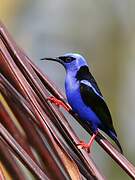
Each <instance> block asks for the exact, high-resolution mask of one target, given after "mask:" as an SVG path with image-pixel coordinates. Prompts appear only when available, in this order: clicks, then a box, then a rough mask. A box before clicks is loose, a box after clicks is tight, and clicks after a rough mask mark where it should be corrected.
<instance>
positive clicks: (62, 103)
mask: <svg viewBox="0 0 135 180" xmlns="http://www.w3.org/2000/svg"><path fill="white" fill-rule="evenodd" d="M47 100H48V101H50V102H51V103H54V104H55V105H56V106H62V107H63V108H64V109H65V110H66V111H70V108H69V107H68V106H67V105H66V104H64V102H63V101H61V100H59V99H57V98H55V97H53V96H51V97H48V98H47Z"/></svg>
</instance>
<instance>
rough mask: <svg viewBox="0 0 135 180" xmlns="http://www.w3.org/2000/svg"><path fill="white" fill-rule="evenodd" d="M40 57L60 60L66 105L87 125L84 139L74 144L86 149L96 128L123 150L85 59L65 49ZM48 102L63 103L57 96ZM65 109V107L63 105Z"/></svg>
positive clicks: (96, 132) (95, 133)
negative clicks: (60, 52) (57, 53)
mask: <svg viewBox="0 0 135 180" xmlns="http://www.w3.org/2000/svg"><path fill="white" fill-rule="evenodd" d="M41 60H49V61H55V62H58V63H60V64H62V65H63V66H64V68H65V70H66V78H65V92H66V97H67V101H68V103H69V105H70V106H71V108H72V110H73V112H75V113H76V114H77V115H78V116H79V118H80V119H81V121H82V122H83V123H84V124H85V123H86V122H87V124H88V125H89V126H90V128H91V130H92V133H93V134H92V137H91V138H90V141H89V142H88V143H85V142H84V141H80V143H78V144H77V146H78V148H82V149H85V150H86V151H87V152H90V149H91V146H92V144H93V141H94V139H95V138H96V136H97V134H98V132H99V130H102V131H103V132H105V133H106V134H107V135H108V136H109V137H110V138H111V139H112V140H113V141H114V142H115V143H116V145H117V146H118V148H119V150H120V152H121V153H122V154H123V150H122V147H121V145H120V143H119V140H118V137H117V134H116V131H115V129H114V126H113V122H112V117H111V113H110V111H109V109H108V106H107V104H106V102H105V99H104V97H103V95H102V93H101V91H100V89H99V87H98V85H97V82H96V81H95V79H94V77H93V75H92V74H91V72H90V70H89V67H88V64H87V61H86V59H85V58H84V57H83V56H82V55H80V54H78V53H66V54H64V55H61V56H58V57H55V58H42V59H41ZM50 101H51V102H54V103H55V104H56V105H62V106H64V103H63V102H61V101H60V100H58V99H56V98H54V97H51V98H50ZM64 108H65V109H66V110H68V107H64Z"/></svg>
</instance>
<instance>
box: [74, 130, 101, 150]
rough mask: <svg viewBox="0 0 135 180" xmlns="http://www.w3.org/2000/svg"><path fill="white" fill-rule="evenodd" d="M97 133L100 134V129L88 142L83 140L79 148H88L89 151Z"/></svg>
mask: <svg viewBox="0 0 135 180" xmlns="http://www.w3.org/2000/svg"><path fill="white" fill-rule="evenodd" d="M97 134H98V131H97V132H96V133H95V134H93V135H92V137H91V138H90V141H89V142H88V144H87V143H85V142H84V141H81V142H80V143H79V144H77V146H78V148H82V149H86V151H87V152H88V153H89V152H90V149H91V147H92V144H93V142H94V139H95V138H96V136H97Z"/></svg>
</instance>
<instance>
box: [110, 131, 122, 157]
mask: <svg viewBox="0 0 135 180" xmlns="http://www.w3.org/2000/svg"><path fill="white" fill-rule="evenodd" d="M107 134H108V133H107ZM108 135H109V136H110V137H111V138H112V139H113V140H114V142H115V143H116V145H117V146H118V148H119V150H120V152H121V154H123V150H122V147H121V145H120V142H119V141H118V138H117V135H116V134H115V133H113V132H112V131H109V134H108Z"/></svg>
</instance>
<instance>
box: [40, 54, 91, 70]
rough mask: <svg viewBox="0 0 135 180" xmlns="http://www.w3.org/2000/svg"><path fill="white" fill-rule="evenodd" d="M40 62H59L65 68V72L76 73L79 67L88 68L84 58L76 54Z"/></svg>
mask: <svg viewBox="0 0 135 180" xmlns="http://www.w3.org/2000/svg"><path fill="white" fill-rule="evenodd" d="M41 60H50V61H56V62H59V63H60V64H62V65H63V66H64V67H65V69H66V71H78V70H79V69H80V67H81V66H88V65H87V62H86V60H85V58H84V57H83V56H82V55H80V54H76V53H66V54H64V55H62V56H59V57H56V58H43V59H41Z"/></svg>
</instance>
